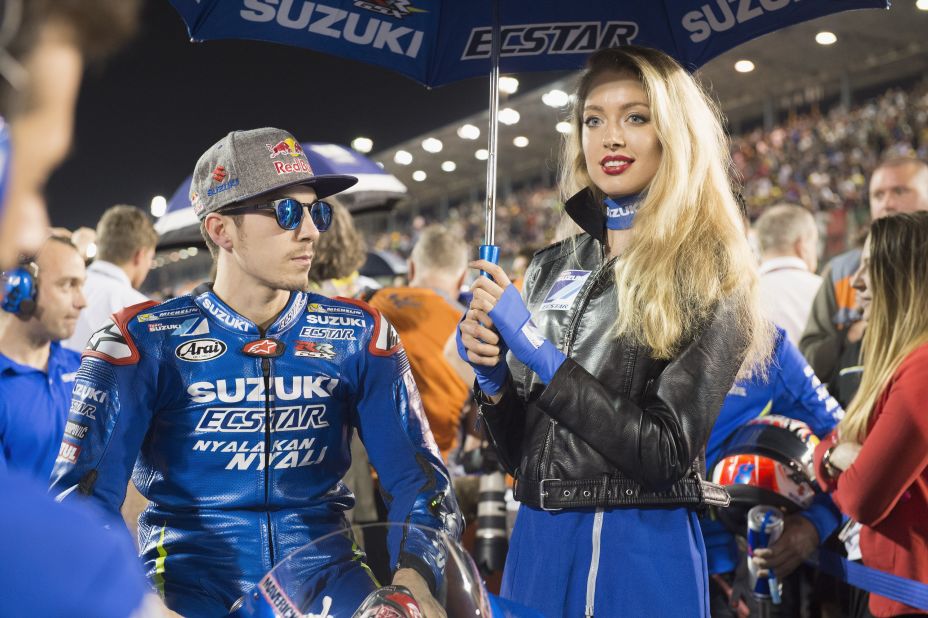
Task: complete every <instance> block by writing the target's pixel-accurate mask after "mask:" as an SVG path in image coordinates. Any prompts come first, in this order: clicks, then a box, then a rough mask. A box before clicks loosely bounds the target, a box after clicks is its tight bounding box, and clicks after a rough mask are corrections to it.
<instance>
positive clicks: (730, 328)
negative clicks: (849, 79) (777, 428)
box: [459, 47, 772, 617]
mask: <svg viewBox="0 0 928 618" xmlns="http://www.w3.org/2000/svg"><path fill="white" fill-rule="evenodd" d="M576 95H577V96H576V105H575V109H574V111H573V126H574V131H573V134H572V135H571V136H570V137H569V138H568V139H567V141H566V144H565V148H564V152H563V153H562V170H563V177H562V187H561V188H562V190H563V191H564V193H565V197H567V196H568V195H569V196H570V197H569V199H567V200H566V211H567V213H568V214H569V216H570V217H571V218H572V219H573V220H574V221H575V222H576V223H577V224H578V225H579V226H580V228H581V229H582V230H583V233H581V234H579V235H577V236H574V237H573V238H571V239H568V240H565V241H563V242H561V243H558V244H555V245H552V246H551V247H548V248H547V249H545V250H544V251H541V252H539V253H538V254H537V255H536V256H535V258H534V259H533V261H532V263H531V265H530V266H529V269H528V271H527V272H526V276H525V288H524V293H523V297H520V296H519V295H518V293H517V292H516V291H515V288H514V287H512V286H511V285H510V282H509V279H508V278H507V277H506V274H505V273H504V272H503V271H502V270H501V269H500V268H498V267H497V266H495V265H493V264H490V263H487V262H482V261H480V262H474V263H473V264H472V265H473V266H474V267H477V268H481V269H483V270H485V271H487V272H488V273H489V274H490V275H492V280H491V279H489V278H486V277H480V278H478V280H477V281H476V282H475V284H474V286H473V291H474V299H473V302H472V303H471V305H470V308H469V310H468V312H467V313H466V314H465V319H464V320H463V321H462V322H461V326H460V329H459V334H460V336H459V352H460V353H461V354H462V356H463V357H464V358H465V359H466V360H468V362H470V363H471V365H472V366H473V367H474V370H475V372H476V374H477V382H478V385H479V387H480V388H479V389H478V391H477V397H478V401H479V403H480V405H481V412H482V415H483V418H484V420H485V422H486V426H487V428H488V430H489V433H490V436H491V438H492V440H493V442H494V444H495V446H496V448H497V450H498V452H499V455H500V459H501V461H502V463H503V465H504V466H505V467H506V468H507V469H508V471H509V472H510V473H511V474H513V476H515V478H516V485H515V493H516V497H517V498H518V499H519V500H520V501H521V502H522V507H521V509H520V511H519V514H518V518H517V521H516V528H515V530H514V532H513V537H512V540H511V544H510V551H509V556H508V558H507V563H506V570H505V574H504V581H503V594H504V596H508V597H510V598H513V599H514V600H517V601H518V602H521V603H523V604H526V605H529V606H531V607H534V608H536V609H538V610H539V611H541V612H542V613H544V615H546V616H594V615H595V616H610V617H611V616H680V615H687V616H707V615H708V613H709V605H708V596H707V588H708V584H707V575H706V557H705V548H704V545H703V541H702V536H701V532H700V530H699V522H698V520H697V517H696V511H697V509H699V508H700V507H703V506H705V505H706V504H715V503H723V502H725V500H726V498H727V496H726V495H725V493H724V491H721V490H720V489H719V488H718V487H715V486H712V485H711V484H708V483H706V482H704V481H702V480H701V478H700V473H701V468H702V465H701V459H702V453H703V449H704V447H705V444H706V440H707V438H708V436H709V431H710V429H711V428H712V425H713V423H714V421H715V418H716V416H717V414H718V412H719V407H720V406H721V403H722V400H723V399H724V397H725V395H726V393H727V392H728V390H729V388H730V387H731V386H732V382H733V381H734V379H735V377H736V375H738V373H739V370H740V368H741V367H742V366H744V367H750V366H758V365H759V366H761V367H764V366H765V363H766V359H767V356H768V354H769V348H770V342H771V340H772V339H771V332H770V327H769V326H768V325H767V324H766V322H764V321H763V320H762V318H761V317H760V315H759V313H758V311H757V307H756V301H755V293H756V276H755V272H754V267H753V264H754V261H753V259H752V257H751V252H750V249H749V247H748V244H747V242H746V240H745V237H744V231H743V228H742V225H741V217H740V215H739V211H738V206H737V205H736V202H735V199H734V197H733V195H732V191H731V188H730V185H729V177H728V171H729V166H728V162H729V159H728V145H727V141H726V138H725V135H724V133H723V131H722V127H721V124H720V121H719V117H718V115H717V113H716V111H715V108H714V106H713V105H712V103H711V102H710V100H709V99H708V98H707V96H706V95H705V94H704V93H703V91H702V90H701V89H700V87H699V85H698V84H697V83H696V81H695V80H694V79H693V77H692V76H691V75H690V74H689V73H687V72H686V71H685V70H683V69H682V68H681V67H680V66H679V65H678V64H677V63H676V62H674V61H673V60H672V59H671V58H670V57H668V56H667V55H665V54H663V53H661V52H658V51H655V50H651V49H645V48H640V47H623V48H617V49H608V50H602V51H599V52H597V53H595V54H594V55H593V56H592V57H591V58H590V60H589V63H588V68H587V70H586V71H585V72H584V73H583V74H582V76H581V77H580V80H579V84H578V87H577V93H576ZM507 350H508V352H509V357H508V364H507V363H506V362H505V359H506V353H507Z"/></svg>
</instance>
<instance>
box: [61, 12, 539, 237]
mask: <svg viewBox="0 0 928 618" xmlns="http://www.w3.org/2000/svg"><path fill="white" fill-rule="evenodd" d="M556 76H557V75H556V74H544V73H540V74H531V75H520V76H519V79H520V81H521V82H522V83H521V86H520V90H522V91H524V90H526V89H531V88H536V87H538V86H541V85H542V84H544V83H546V82H548V81H550V80H551V79H553V78H554V77H556ZM488 87H489V86H488V80H487V79H486V78H480V79H474V80H469V81H465V82H460V83H456V84H451V85H449V86H443V87H441V88H439V89H436V90H431V91H430V90H428V89H426V88H425V87H424V86H421V85H419V84H418V83H416V82H414V81H412V80H410V79H408V78H405V77H402V76H400V75H398V74H394V73H390V72H387V71H386V70H384V69H379V68H375V67H369V66H367V65H364V64H361V63H358V62H353V61H348V60H341V59H339V58H335V57H333V56H326V55H323V54H319V53H314V52H311V51H308V50H305V49H297V48H289V47H284V46H279V45H272V44H268V43H259V42H254V41H210V42H206V43H197V44H193V43H190V42H189V39H188V37H187V31H186V28H185V26H184V24H183V22H182V21H181V19H180V16H179V15H178V14H177V13H176V12H175V11H174V9H173V8H172V7H171V5H170V4H169V2H168V1H167V0H147V2H146V5H145V7H144V9H143V12H142V21H141V28H140V32H139V35H138V36H137V37H136V38H135V39H134V40H133V41H132V42H131V43H130V44H129V45H128V46H127V47H125V48H124V49H123V50H122V51H121V52H120V53H119V54H118V55H116V56H114V57H112V58H110V59H109V60H108V61H107V62H106V64H105V65H103V66H102V67H90V69H89V70H88V71H87V72H86V73H85V76H84V81H83V84H82V88H81V93H80V99H79V102H78V109H77V119H76V127H75V135H74V144H73V146H72V150H71V154H70V156H69V157H68V159H67V160H66V161H65V163H64V164H63V165H62V166H61V167H60V168H59V169H58V171H57V172H55V174H54V175H53V176H52V178H51V181H50V182H49V185H48V188H47V195H48V205H49V211H50V216H51V220H52V224H53V225H57V226H64V227H69V228H72V229H73V228H75V227H77V226H80V225H87V226H89V227H94V226H95V225H96V222H97V219H98V218H99V216H100V214H101V213H102V212H103V211H104V210H105V209H106V208H108V207H109V206H112V205H113V204H117V203H125V204H134V205H136V206H139V207H141V208H143V209H145V210H146V211H147V210H148V208H149V205H150V203H151V198H152V197H154V196H155V195H164V196H165V197H167V198H169V199H170V196H171V194H173V193H174V190H175V189H176V188H177V186H178V185H179V184H180V182H181V181H182V180H183V179H184V178H186V176H187V175H188V174H190V173H191V172H192V171H193V167H194V164H195V163H196V160H197V158H198V157H199V156H200V154H202V152H203V151H205V150H206V149H207V148H208V147H209V146H210V145H211V144H212V143H214V142H216V141H218V140H219V139H220V138H221V137H222V136H224V135H225V134H226V133H228V132H229V131H231V130H233V129H250V128H255V127H260V126H277V127H280V128H283V129H287V130H289V131H291V132H292V133H294V134H295V135H296V136H297V138H299V139H300V140H302V141H328V142H335V143H342V144H348V143H349V142H350V141H351V140H352V139H353V138H354V137H357V136H359V135H364V136H366V137H370V138H371V139H373V140H374V152H377V151H379V150H383V149H385V148H388V147H390V146H391V145H395V144H397V143H399V142H402V141H404V140H406V139H409V138H411V137H414V136H416V135H418V134H421V133H424V132H426V131H428V130H430V129H434V128H437V127H440V126H443V125H445V124H448V123H450V122H453V121H455V120H458V119H460V118H463V117H465V116H467V115H469V114H472V113H474V112H477V111H480V110H482V109H485V108H486V105H487V100H488V98H489V92H488Z"/></svg>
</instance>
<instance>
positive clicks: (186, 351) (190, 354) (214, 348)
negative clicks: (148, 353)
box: [174, 339, 226, 363]
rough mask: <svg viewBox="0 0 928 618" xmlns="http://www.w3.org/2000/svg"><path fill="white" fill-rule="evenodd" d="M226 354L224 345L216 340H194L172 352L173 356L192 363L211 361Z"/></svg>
mask: <svg viewBox="0 0 928 618" xmlns="http://www.w3.org/2000/svg"><path fill="white" fill-rule="evenodd" d="M225 353H226V344H224V343H223V342H221V341H219V340H218V339H194V340H193V341H186V342H184V343H182V344H180V345H179V346H177V348H176V349H175V350H174V356H176V357H177V358H179V359H181V360H185V361H190V362H194V363H201V362H203V361H208V360H213V359H214V358H219V357H220V356H222V355H223V354H225Z"/></svg>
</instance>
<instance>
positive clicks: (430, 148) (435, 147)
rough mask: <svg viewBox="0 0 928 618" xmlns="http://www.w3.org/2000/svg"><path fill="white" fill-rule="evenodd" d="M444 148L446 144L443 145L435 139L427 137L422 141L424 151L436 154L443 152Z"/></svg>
mask: <svg viewBox="0 0 928 618" xmlns="http://www.w3.org/2000/svg"><path fill="white" fill-rule="evenodd" d="M442 148H444V144H442V143H441V140H440V139H435V138H434V137H427V138H425V139H424V140H422V150H424V151H426V152H431V153H436V152H441V149H442Z"/></svg>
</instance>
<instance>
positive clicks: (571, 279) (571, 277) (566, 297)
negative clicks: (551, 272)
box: [540, 270, 590, 311]
mask: <svg viewBox="0 0 928 618" xmlns="http://www.w3.org/2000/svg"><path fill="white" fill-rule="evenodd" d="M589 276H590V271H588V270H565V271H564V272H562V273H561V274H560V275H558V278H557V281H555V282H554V285H552V286H551V289H550V290H548V295H547V296H546V297H545V300H544V302H542V303H541V307H540V310H541V311H566V310H567V309H570V307H571V305H573V304H574V300H575V299H576V298H577V294H579V293H580V290H581V289H583V284H584V283H586V280H587V277H589Z"/></svg>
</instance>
